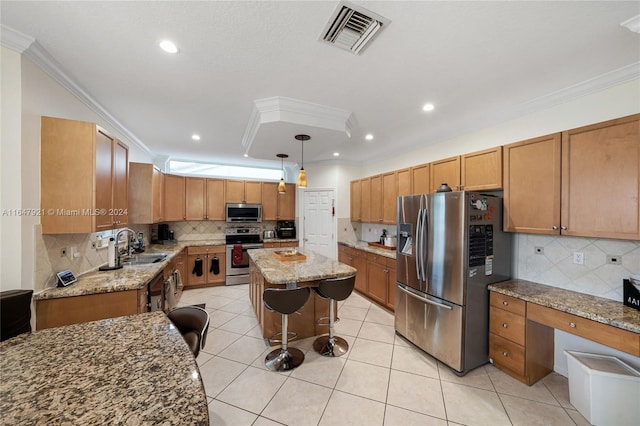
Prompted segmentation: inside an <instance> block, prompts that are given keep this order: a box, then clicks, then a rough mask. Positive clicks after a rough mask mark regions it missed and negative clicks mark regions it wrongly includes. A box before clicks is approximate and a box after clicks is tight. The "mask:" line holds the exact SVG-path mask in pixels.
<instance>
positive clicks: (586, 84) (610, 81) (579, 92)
mask: <svg viewBox="0 0 640 426" xmlns="http://www.w3.org/2000/svg"><path fill="white" fill-rule="evenodd" d="M637 78H640V62H635V63H633V64H629V65H626V66H624V67H621V68H618V69H615V70H613V71H609V72H606V73H604V74H601V75H599V76H596V77H593V78H590V79H588V80H584V81H581V82H579V83H576V84H573V85H571V86H567V87H565V88H563V89H560V90H557V91H555V92H551V93H548V94H546V95H544V96H540V97H538V98H534V99H531V100H529V101H527V102H524V103H523V104H521V106H522V107H523V109H524V112H525V113H528V112H533V111H536V110H537V109H543V108H550V107H552V106H554V105H558V104H560V103H563V102H567V101H570V100H572V99H577V98H580V97H582V96H587V95H590V94H592V93H595V92H599V91H601V90H605V89H608V88H610V87H613V86H617V85H619V84H622V83H626V82H628V81H631V80H635V79H637Z"/></svg>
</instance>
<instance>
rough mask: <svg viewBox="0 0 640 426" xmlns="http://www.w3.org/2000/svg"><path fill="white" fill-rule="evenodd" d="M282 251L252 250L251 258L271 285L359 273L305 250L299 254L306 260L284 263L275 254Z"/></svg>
mask: <svg viewBox="0 0 640 426" xmlns="http://www.w3.org/2000/svg"><path fill="white" fill-rule="evenodd" d="M279 250H282V249H279V248H272V249H251V250H247V253H248V254H249V257H250V258H251V260H252V261H253V262H254V263H255V265H256V267H257V268H258V270H259V271H260V273H261V274H262V276H263V277H264V279H265V280H267V281H268V282H269V283H271V284H287V283H294V282H296V283H301V282H306V281H317V280H322V279H325V278H342V277H348V276H350V275H354V274H355V273H356V272H357V271H356V269H355V268H352V267H351V266H349V265H345V264H344V263H340V262H338V261H337V260H333V259H329V258H328V257H325V256H322V255H319V254H317V253H314V252H312V251H306V250H304V249H302V250H298V252H299V253H302V254H304V255H305V256H307V258H306V260H300V261H287V262H282V261H280V260H278V259H276V258H275V257H274V255H273V252H275V251H279Z"/></svg>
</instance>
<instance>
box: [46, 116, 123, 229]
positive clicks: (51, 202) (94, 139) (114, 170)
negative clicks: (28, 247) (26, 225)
mask: <svg viewBox="0 0 640 426" xmlns="http://www.w3.org/2000/svg"><path fill="white" fill-rule="evenodd" d="M128 153H129V150H128V148H127V146H126V145H124V144H123V143H122V142H120V141H118V140H117V139H115V138H114V137H113V136H111V135H110V134H109V133H108V132H107V131H106V130H104V129H102V128H100V127H99V126H97V125H96V124H95V123H89V122H84V121H77V120H66V119H61V118H53V117H42V118H41V144H40V156H41V162H40V179H41V181H40V185H41V191H40V194H41V195H40V204H41V206H40V207H41V208H42V210H43V211H44V212H45V213H46V214H43V215H42V216H41V218H40V221H41V223H42V232H43V233H44V234H67V233H77V234H79V233H90V232H96V231H102V230H106V229H114V228H120V227H124V226H126V225H127V224H128V204H129V197H128V185H129V184H128V179H129V163H128V155H129V154H128ZM70 166H72V167H70Z"/></svg>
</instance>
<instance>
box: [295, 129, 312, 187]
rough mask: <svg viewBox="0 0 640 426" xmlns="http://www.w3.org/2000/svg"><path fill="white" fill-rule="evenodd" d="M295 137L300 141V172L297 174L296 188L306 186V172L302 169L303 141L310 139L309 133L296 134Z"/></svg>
mask: <svg viewBox="0 0 640 426" xmlns="http://www.w3.org/2000/svg"><path fill="white" fill-rule="evenodd" d="M296 139H297V140H299V141H300V142H302V161H301V162H300V164H301V167H300V174H298V182H297V185H298V188H306V187H307V173H306V172H305V171H304V143H305V142H306V141H308V140H309V139H311V136H309V135H296Z"/></svg>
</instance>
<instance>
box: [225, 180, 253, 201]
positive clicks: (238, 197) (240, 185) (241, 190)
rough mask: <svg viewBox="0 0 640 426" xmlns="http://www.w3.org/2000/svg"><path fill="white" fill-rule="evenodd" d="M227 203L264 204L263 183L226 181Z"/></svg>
mask: <svg viewBox="0 0 640 426" xmlns="http://www.w3.org/2000/svg"><path fill="white" fill-rule="evenodd" d="M225 201H226V202H227V203H245V204H262V182H258V181H249V180H230V179H227V180H226V181H225Z"/></svg>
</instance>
